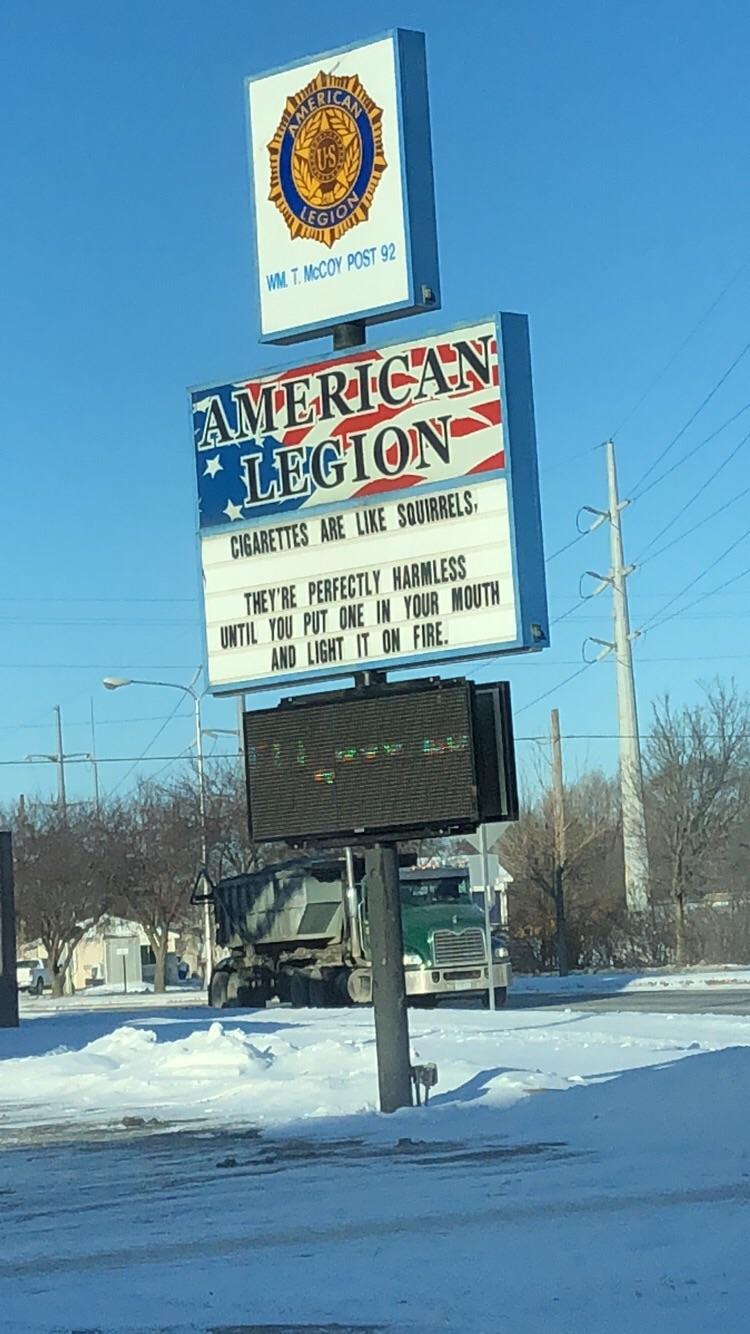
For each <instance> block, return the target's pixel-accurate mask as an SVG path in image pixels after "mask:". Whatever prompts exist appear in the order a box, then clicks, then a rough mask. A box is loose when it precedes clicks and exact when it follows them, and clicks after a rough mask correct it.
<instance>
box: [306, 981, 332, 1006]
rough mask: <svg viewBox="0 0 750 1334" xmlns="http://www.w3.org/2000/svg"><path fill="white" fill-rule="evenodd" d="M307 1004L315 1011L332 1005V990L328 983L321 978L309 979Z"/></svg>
mask: <svg viewBox="0 0 750 1334" xmlns="http://www.w3.org/2000/svg"><path fill="white" fill-rule="evenodd" d="M308 995H309V1004H310V1005H311V1006H312V1007H313V1009H315V1010H322V1009H324V1008H325V1007H326V1006H330V1005H334V1004H335V1001H334V997H333V988H332V987H331V984H330V982H326V980H325V978H322V977H311V978H310V982H309V991H308Z"/></svg>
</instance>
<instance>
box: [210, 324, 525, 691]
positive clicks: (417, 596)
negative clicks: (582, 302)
mask: <svg viewBox="0 0 750 1334" xmlns="http://www.w3.org/2000/svg"><path fill="white" fill-rule="evenodd" d="M192 410H193V424H194V443H195V451H196V470H197V481H198V498H199V513H200V540H201V562H202V569H203V592H204V603H205V627H206V658H207V671H208V680H209V684H210V687H211V689H212V690H214V691H215V692H217V693H230V692H231V691H233V690H249V689H252V688H253V687H260V686H269V685H275V684H282V683H283V684H286V683H288V682H290V681H304V680H310V679H315V678H317V677H322V676H341V675H351V674H352V672H354V671H359V670H362V669H365V668H370V669H372V668H375V667H387V668H391V669H393V668H396V667H406V666H411V665H418V664H426V663H437V662H440V661H448V660H451V659H460V658H462V657H468V656H476V655H477V654H479V653H483V654H485V655H486V654H490V653H507V652H517V651H519V650H522V649H527V648H541V647H543V646H544V645H545V644H546V643H547V642H548V640H547V609H546V598H545V585H544V564H543V555H542V543H541V527H540V520H539V497H538V490H537V480H536V459H535V440H534V423H533V405H532V399H531V383H530V376H529V359H528V340H527V328H526V321H525V318H524V317H523V316H520V315H509V316H506V315H503V316H501V317H500V319H499V321H495V320H488V321H483V322H480V323H478V324H475V325H471V326H468V327H466V328H462V329H456V330H453V331H451V332H449V333H445V334H433V335H430V336H429V337H422V338H419V339H415V340H413V341H411V342H408V343H400V344H396V345H394V346H392V347H383V348H368V349H365V350H358V351H356V352H351V353H348V354H346V355H342V356H338V357H331V358H327V359H326V360H324V361H322V362H316V363H315V364H313V365H309V366H301V367H295V368H293V369H285V370H283V371H280V372H278V373H275V374H266V375H264V376H262V377H258V378H255V379H249V380H245V381H238V382H234V383H230V384H224V385H219V386H215V387H208V388H201V389H197V390H195V391H193V394H192Z"/></svg>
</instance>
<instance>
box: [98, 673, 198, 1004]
mask: <svg viewBox="0 0 750 1334" xmlns="http://www.w3.org/2000/svg"><path fill="white" fill-rule="evenodd" d="M195 679H197V677H196V678H195ZM102 685H103V686H104V689H105V690H121V689H122V687H123V686H160V687H162V688H163V689H165V690H181V691H182V693H183V695H189V696H190V698H191V699H192V701H193V706H194V708H195V754H196V760H197V763H198V807H199V811H200V834H201V872H202V873H203V875H204V876H205V873H206V869H207V866H206V864H207V862H208V835H207V832H206V770H205V765H204V761H203V728H202V726H201V697H200V695H199V694H198V691H197V690H195V689H194V687H193V686H192V685H189V686H182V685H178V684H177V682H176V681H143V680H140V679H138V678H136V677H131V676H105V677H104V680H103V681H102ZM203 953H204V955H205V960H206V976H205V982H206V986H208V985H209V983H210V981H211V970H212V968H213V956H214V950H213V932H212V930H211V909H210V907H209V904H208V901H207V899H205V898H204V902H203Z"/></svg>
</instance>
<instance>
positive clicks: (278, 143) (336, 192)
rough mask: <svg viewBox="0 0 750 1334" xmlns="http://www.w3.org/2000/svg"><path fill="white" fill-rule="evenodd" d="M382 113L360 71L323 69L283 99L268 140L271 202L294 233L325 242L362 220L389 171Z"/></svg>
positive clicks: (328, 243) (365, 216) (292, 233)
mask: <svg viewBox="0 0 750 1334" xmlns="http://www.w3.org/2000/svg"><path fill="white" fill-rule="evenodd" d="M382 120H383V112H382V110H381V108H380V107H377V106H376V105H375V103H374V102H373V100H372V98H371V97H368V95H367V92H366V91H365V89H364V88H363V86H362V84H361V83H360V81H359V79H358V78H357V76H356V74H352V75H350V76H348V77H344V78H340V77H338V76H336V75H335V74H324V73H323V71H322V70H321V71H320V73H319V74H317V75H316V76H315V78H314V79H312V80H311V82H310V83H308V84H307V85H306V87H304V88H302V89H300V91H299V92H298V93H295V94H294V95H293V96H292V97H288V98H287V100H286V106H285V107H284V114H283V116H282V117H281V120H280V122H279V126H278V129H277V131H276V133H275V135H274V136H273V139H272V140H271V142H270V144H269V145H268V152H269V154H270V157H271V191H270V194H269V196H268V197H269V199H270V200H271V202H272V203H274V204H275V205H276V207H277V209H278V210H279V212H280V214H281V216H282V217H283V219H284V221H285V223H286V225H287V227H288V228H289V232H290V234H291V236H292V238H295V237H298V236H302V237H309V238H310V239H311V240H313V241H320V242H322V244H323V245H326V246H329V247H330V246H332V245H333V243H334V241H338V239H339V237H341V236H343V235H344V233H345V232H348V231H349V229H350V228H351V227H356V226H357V223H359V222H364V221H365V219H366V218H367V217H368V215H369V212H370V207H371V205H372V201H373V198H374V195H375V191H376V190H377V187H378V182H379V181H380V177H381V176H382V174H383V172H384V171H385V168H386V165H387V164H386V160H385V157H384V156H383V131H382Z"/></svg>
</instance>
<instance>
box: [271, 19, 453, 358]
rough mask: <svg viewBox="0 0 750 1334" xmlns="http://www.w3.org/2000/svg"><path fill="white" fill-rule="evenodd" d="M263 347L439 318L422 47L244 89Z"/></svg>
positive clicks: (380, 47)
mask: <svg viewBox="0 0 750 1334" xmlns="http://www.w3.org/2000/svg"><path fill="white" fill-rule="evenodd" d="M247 99H248V115H249V124H250V160H251V175H252V196H253V206H254V233H255V247H256V272H257V281H258V300H259V308H260V326H261V338H262V339H263V340H265V341H269V342H276V343H291V342H297V341H300V340H301V339H304V338H312V337H316V336H319V335H320V334H323V333H326V332H328V331H330V330H331V329H332V328H333V327H334V326H335V325H337V324H342V323H348V322H351V321H361V322H363V323H368V324H369V323H375V322H377V321H380V320H385V319H393V318H395V317H397V316H401V315H406V314H411V313H414V312H417V311H422V310H435V309H437V308H438V307H439V305H440V297H439V290H438V262H437V238H436V230H435V204H434V191H433V182H432V158H431V147H430V119H429V106H428V99H427V72H426V61H425V46H424V36H423V34H422V33H417V32H406V31H404V30H396V31H395V32H392V33H389V34H387V35H386V36H384V37H380V38H377V39H374V40H371V41H369V42H366V43H364V44H361V45H358V46H355V47H351V48H347V49H346V50H343V51H330V52H327V53H326V54H324V55H319V56H315V57H312V58H309V59H306V60H305V61H304V62H301V63H298V64H296V65H293V66H291V67H287V68H285V69H281V70H276V71H274V72H272V73H268V74H262V75H258V76H256V77H253V78H251V79H248V81H247Z"/></svg>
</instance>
